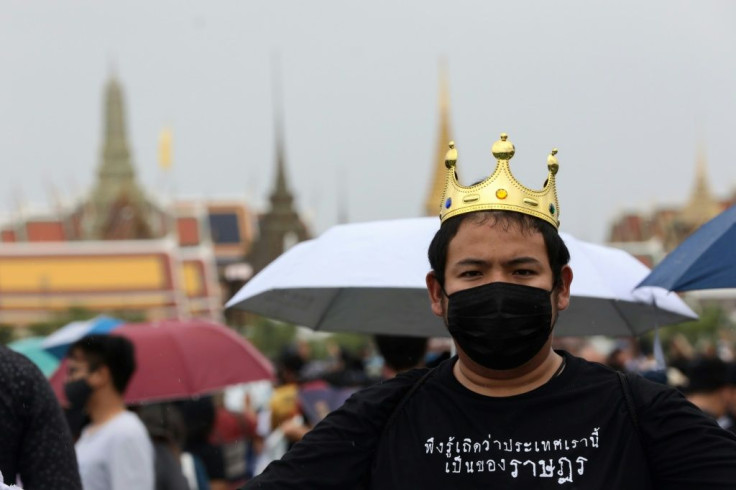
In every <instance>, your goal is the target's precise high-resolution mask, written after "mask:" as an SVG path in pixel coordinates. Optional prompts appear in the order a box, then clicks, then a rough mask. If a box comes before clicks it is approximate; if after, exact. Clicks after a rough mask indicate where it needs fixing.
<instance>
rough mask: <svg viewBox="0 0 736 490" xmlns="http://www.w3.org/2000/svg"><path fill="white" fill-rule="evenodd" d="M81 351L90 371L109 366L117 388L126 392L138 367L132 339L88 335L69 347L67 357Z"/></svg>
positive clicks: (121, 392) (120, 391)
mask: <svg viewBox="0 0 736 490" xmlns="http://www.w3.org/2000/svg"><path fill="white" fill-rule="evenodd" d="M75 352H80V353H81V354H82V356H83V357H84V359H85V361H87V364H89V369H90V371H94V370H96V369H98V368H99V367H101V366H107V369H108V370H109V371H110V377H111V378H112V384H113V386H114V387H115V390H116V391H117V392H118V393H120V394H121V395H122V394H124V393H125V389H126V388H127V387H128V383H129V382H130V378H131V377H132V376H133V373H134V372H135V369H136V363H135V348H134V347H133V344H132V343H131V342H130V340H128V339H126V338H125V337H120V336H118V335H88V336H86V337H82V338H81V339H79V340H77V341H76V342H74V343H73V344H72V345H71V347H69V352H68V353H67V357H69V356H71V355H72V354H73V353H75Z"/></svg>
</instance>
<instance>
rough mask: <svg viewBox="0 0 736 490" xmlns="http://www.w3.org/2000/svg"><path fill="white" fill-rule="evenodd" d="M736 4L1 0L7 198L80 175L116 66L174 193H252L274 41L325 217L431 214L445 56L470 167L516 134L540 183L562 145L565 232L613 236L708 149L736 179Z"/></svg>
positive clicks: (268, 179) (41, 197) (717, 184)
mask: <svg viewBox="0 0 736 490" xmlns="http://www.w3.org/2000/svg"><path fill="white" fill-rule="evenodd" d="M735 25H736V2H733V1H704V0H697V1H690V2H684V1H674V0H661V1H646V2H641V1H636V2H634V1H617V2H608V3H605V4H604V3H603V2H589V1H587V2H586V1H579V2H569V1H556V2H543V1H538V2H513V1H507V2H503V3H499V2H491V1H488V0H479V1H474V2H470V1H453V2H439V1H435V0H416V1H398V2H397V1H371V2H368V1H361V2H359V1H352V0H335V1H311V2H307V1H289V2H286V1H278V0H264V1H256V0H248V1H243V0H237V1H236V0H233V1H217V2H191V1H189V2H185V1H181V0H177V1H173V0H172V1H163V0H141V1H132V0H127V1H125V2H122V1H121V2H104V1H64V2H59V1H55V0H33V1H31V2H29V1H23V0H10V1H9V0H4V1H3V2H2V11H1V13H0V46H2V48H0V67H1V68H2V69H1V71H0V73H1V75H0V162H2V168H3V182H2V187H0V191H2V192H3V194H4V195H3V197H2V198H1V199H0V210H1V211H5V212H12V211H13V210H14V209H15V206H16V204H15V203H16V202H17V201H18V200H19V199H21V200H23V201H24V202H31V203H42V204H43V203H45V202H47V200H48V195H49V194H50V192H51V191H50V189H51V188H52V187H56V188H57V189H58V192H59V193H60V194H61V195H62V197H64V198H67V199H69V198H71V197H72V196H74V195H75V194H79V193H83V192H85V191H87V190H88V189H89V188H90V186H91V184H92V182H93V179H94V172H95V168H96V166H97V164H98V161H99V148H100V143H101V131H102V96H103V88H104V84H105V81H106V80H107V78H108V77H109V75H110V72H111V69H112V68H111V67H113V66H114V67H115V68H114V69H115V71H116V73H117V75H118V77H119V79H120V81H121V82H122V84H123V87H124V90H125V96H126V103H127V122H128V134H129V143H130V146H131V150H132V154H133V159H134V163H135V164H136V166H137V169H138V174H139V178H140V180H141V182H142V183H143V184H144V186H145V187H146V188H147V189H148V190H149V191H150V192H152V193H154V192H156V190H157V189H158V188H160V185H161V175H160V171H159V169H158V166H157V140H158V134H159V131H160V129H161V128H162V127H163V126H164V125H170V126H171V127H172V129H173V134H174V167H173V179H174V181H175V188H176V192H177V194H179V195H182V196H184V195H185V196H197V197H218V196H221V197H228V196H229V197H246V198H247V199H248V200H249V201H250V202H252V203H253V205H254V206H257V207H262V206H263V205H264V202H265V199H266V197H267V195H268V192H269V191H270V189H271V186H272V182H273V168H274V166H273V160H274V131H273V104H272V91H273V90H272V88H273V82H272V70H271V64H272V63H271V60H272V59H273V58H274V56H273V54H274V53H276V52H278V53H279V57H280V66H281V72H282V74H283V84H282V85H283V106H284V114H285V130H286V144H287V162H288V163H287V165H288V171H289V177H290V184H291V186H292V189H293V190H294V192H295V194H296V197H297V203H298V206H299V208H300V209H301V210H302V211H303V212H304V213H306V214H307V216H308V217H309V219H310V220H311V222H312V225H313V230H314V231H315V232H317V233H319V232H322V231H324V230H325V229H326V228H327V227H329V226H331V225H333V224H334V223H335V222H336V220H337V218H338V211H337V207H338V202H339V194H340V191H339V190H338V187H339V186H344V193H345V198H344V200H345V202H346V204H345V207H346V212H347V215H348V217H349V219H350V220H351V221H366V220H375V219H385V218H401V217H411V216H416V215H418V214H420V213H421V211H422V207H423V202H424V198H425V195H426V193H427V190H428V186H429V178H430V175H431V171H432V166H433V161H432V160H433V156H434V151H435V145H436V138H437V124H438V121H437V117H438V111H437V91H438V60H439V58H440V57H441V56H443V55H444V56H446V57H447V59H448V66H449V80H450V94H451V107H452V124H453V128H454V131H453V132H454V136H453V137H454V139H455V140H456V142H457V145H458V150H459V153H460V159H459V162H458V168H459V171H460V175H461V177H462V178H463V180H464V181H465V182H464V183H465V184H470V183H471V182H472V181H474V180H477V179H479V178H482V177H485V176H487V175H489V173H490V172H491V169H492V168H493V166H494V165H495V160H493V158H492V156H491V155H490V146H491V144H492V143H493V142H494V141H495V140H496V139H497V138H498V134H499V133H501V132H503V131H505V132H507V133H509V138H510V139H511V140H512V141H513V142H514V144H515V145H516V157H515V158H514V160H512V162H511V165H512V170H513V171H514V173H515V174H516V175H517V177H518V178H519V180H521V181H522V182H523V183H524V184H525V185H527V186H530V187H541V184H542V182H543V181H544V179H545V177H546V155H547V153H548V152H549V150H550V149H551V148H552V147H555V146H556V147H558V148H559V154H558V158H559V161H560V172H559V174H558V191H559V198H560V207H561V214H560V218H561V221H562V228H561V229H562V230H564V231H567V232H568V233H571V234H573V235H576V236H578V238H582V239H586V240H590V241H602V240H604V239H605V237H606V231H607V229H608V226H609V225H610V223H611V221H612V220H614V218H615V217H616V216H617V215H618V214H619V213H621V212H622V211H623V210H627V209H642V210H651V209H653V208H654V207H655V206H657V205H668V204H676V203H683V202H684V201H685V200H686V199H687V196H688V195H689V193H690V190H691V187H692V177H693V174H694V171H695V159H696V154H697V151H698V145H699V144H702V145H703V147H704V149H705V152H706V155H707V159H708V170H709V175H710V179H711V183H712V186H713V189H714V191H715V192H716V193H718V194H720V195H723V196H725V195H726V194H728V193H731V192H733V191H734V189H735V188H736V165H734V144H733V141H734V139H735V138H734V136H733V135H734V132H735V131H736V29H734V26H735Z"/></svg>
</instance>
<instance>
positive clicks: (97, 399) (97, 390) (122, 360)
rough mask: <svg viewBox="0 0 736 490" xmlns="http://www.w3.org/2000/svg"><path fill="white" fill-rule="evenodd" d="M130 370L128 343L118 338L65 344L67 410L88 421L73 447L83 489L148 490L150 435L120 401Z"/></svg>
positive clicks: (99, 337)
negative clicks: (67, 348)
mask: <svg viewBox="0 0 736 490" xmlns="http://www.w3.org/2000/svg"><path fill="white" fill-rule="evenodd" d="M135 368H136V364H135V351H134V347H133V344H132V343H131V342H130V341H129V340H128V339H126V338H124V337H120V336H115V335H90V336H87V337H84V338H82V339H80V340H78V341H77V342H75V343H74V344H72V345H71V347H70V348H69V351H68V354H67V381H66V383H65V385H64V394H65V395H66V399H67V401H68V410H70V411H71V412H72V413H76V412H80V411H81V412H84V413H85V414H86V415H87V416H88V418H89V421H90V423H89V425H87V426H86V427H85V428H84V429H83V430H82V433H81V435H80V437H79V439H78V440H77V442H76V445H75V449H76V453H77V461H78V464H79V474H80V476H81V478H82V487H83V488H84V490H129V489H133V488H135V489H141V490H153V489H154V452H153V445H152V443H151V439H150V437H149V435H148V432H147V431H146V428H145V426H144V425H143V423H142V422H141V420H140V419H139V418H138V416H137V415H135V414H134V413H132V412H130V411H128V410H127V409H126V406H125V402H124V400H123V395H124V394H125V389H126V387H127V386H128V382H129V381H130V378H131V377H132V376H133V373H134V372H135Z"/></svg>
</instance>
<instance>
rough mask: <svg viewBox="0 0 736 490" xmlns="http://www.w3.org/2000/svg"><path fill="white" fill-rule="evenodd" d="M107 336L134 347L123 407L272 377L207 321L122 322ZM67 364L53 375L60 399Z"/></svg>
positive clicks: (246, 345)
mask: <svg viewBox="0 0 736 490" xmlns="http://www.w3.org/2000/svg"><path fill="white" fill-rule="evenodd" d="M110 334H111V335H120V336H123V337H127V338H128V339H130V341H131V342H133V345H134V346H135V356H136V363H137V366H138V367H137V369H136V372H135V374H134V375H133V378H132V379H131V380H130V384H129V386H128V389H127V391H126V393H125V401H126V402H127V403H141V402H152V401H161V400H176V399H182V398H190V397H192V396H197V395H201V394H204V393H210V392H213V391H216V390H218V389H221V388H224V387H226V386H230V385H234V384H238V383H247V382H250V381H258V380H263V379H271V378H272V377H273V367H272V366H271V363H270V362H269V361H268V359H266V357H265V356H263V354H261V353H260V352H259V351H258V349H256V348H255V347H254V346H253V345H252V344H251V343H250V342H248V341H247V340H245V339H243V338H242V337H240V336H238V335H237V334H236V333H235V332H233V331H232V330H230V329H229V328H227V327H225V326H223V325H219V324H217V323H213V322H209V321H205V320H186V321H177V320H168V321H162V322H155V323H140V324H125V325H123V326H121V327H119V328H117V329H115V330H114V331H112V332H110ZM65 364H66V363H62V366H61V367H60V368H59V369H58V370H57V371H56V372H55V373H54V375H53V376H52V377H51V380H50V381H51V385H52V387H53V388H54V390H55V392H56V393H57V396H59V397H60V398H61V394H62V392H63V389H62V388H63V383H64V381H65V378H66V373H65Z"/></svg>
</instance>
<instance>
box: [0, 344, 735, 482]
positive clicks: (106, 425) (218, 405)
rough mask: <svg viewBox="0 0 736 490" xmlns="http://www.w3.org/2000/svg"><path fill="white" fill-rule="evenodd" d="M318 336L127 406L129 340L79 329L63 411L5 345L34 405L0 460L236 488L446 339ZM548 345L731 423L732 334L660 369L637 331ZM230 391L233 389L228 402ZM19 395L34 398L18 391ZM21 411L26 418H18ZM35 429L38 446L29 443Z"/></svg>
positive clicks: (109, 476)
mask: <svg viewBox="0 0 736 490" xmlns="http://www.w3.org/2000/svg"><path fill="white" fill-rule="evenodd" d="M328 344H329V348H328V352H329V355H328V356H327V358H322V359H315V358H313V357H312V355H311V348H310V344H309V343H307V342H304V341H301V342H297V343H294V344H293V345H288V346H285V347H284V349H283V350H282V352H281V354H280V355H279V356H278V358H277V359H275V360H274V363H275V365H276V366H277V380H276V381H275V382H274V383H273V384H269V383H267V382H264V383H265V384H264V383H255V384H253V385H250V386H241V387H237V388H235V389H233V390H232V391H230V392H229V393H228V396H229V398H230V400H231V402H230V403H226V401H225V398H226V393H225V392H224V391H223V392H219V393H217V394H214V395H211V396H203V397H200V398H197V399H193V400H182V401H175V402H164V403H153V404H146V405H142V406H132V407H126V406H125V403H124V402H123V393H124V391H125V386H126V385H127V382H128V380H129V379H130V377H131V376H132V373H133V372H134V369H135V362H134V359H133V353H132V350H131V349H132V346H131V345H130V343H129V342H127V341H126V340H125V339H124V338H122V337H113V336H106V335H102V336H90V337H86V338H85V339H83V340H82V341H79V342H77V343H76V344H75V345H73V346H72V347H71V348H70V350H69V354H68V358H69V361H68V363H69V367H68V381H67V384H66V387H65V393H66V396H67V399H68V401H69V405H68V406H67V407H66V408H65V409H64V411H63V414H64V417H63V418H62V416H61V414H62V411H61V410H58V407H57V402H56V401H55V399H54V397H53V394H52V393H51V391H50V390H48V389H47V384H46V383H45V380H44V379H43V378H42V377H39V373H38V372H37V370H36V369H35V367H34V366H32V364H31V363H30V362H29V361H28V360H27V359H25V358H23V357H22V356H21V355H20V354H16V353H13V352H11V351H7V350H6V349H3V352H2V354H3V359H4V360H3V365H4V366H6V369H4V370H3V371H2V372H0V375H4V376H9V375H10V374H11V373H12V375H13V378H14V379H15V383H12V382H11V381H10V378H7V379H5V380H3V382H5V383H7V384H5V386H13V385H14V384H15V385H20V386H32V387H33V390H32V391H30V392H24V393H22V394H21V393H20V392H18V393H16V392H13V391H12V390H6V391H5V393H4V395H6V396H7V397H8V403H11V402H13V403H16V404H17V403H19V401H20V403H22V404H23V406H29V407H34V409H35V410H36V412H33V413H29V414H27V416H26V417H23V419H22V421H21V420H19V419H17V418H16V419H10V418H7V417H5V418H2V422H4V423H6V425H7V427H6V429H7V430H5V431H4V433H5V434H11V433H20V432H24V433H26V436H25V437H26V439H27V440H25V441H22V440H21V438H20V436H17V437H16V438H17V440H18V441H19V442H18V443H17V445H16V446H14V447H15V450H13V451H8V450H7V447H6V450H5V451H4V452H3V453H2V455H3V457H4V459H2V460H0V470H2V471H3V474H5V475H9V476H10V475H16V476H17V479H18V480H17V481H18V482H22V483H23V484H24V485H25V488H41V487H43V485H47V484H48V482H53V483H54V488H84V489H85V490H87V489H91V490H95V489H108V488H113V489H115V488H151V489H156V490H204V489H211V490H234V489H237V488H240V487H241V486H242V485H243V484H245V483H246V482H247V481H248V480H249V479H251V478H252V477H254V476H256V475H258V474H260V473H261V472H262V471H263V470H264V469H265V468H266V467H267V466H268V464H269V463H270V462H272V461H274V460H278V459H279V458H281V457H282V456H283V455H284V454H286V452H287V451H288V450H289V449H290V448H291V447H292V446H293V445H294V444H295V443H296V442H298V441H300V440H301V439H302V438H303V437H304V436H305V435H306V434H307V433H308V432H309V431H310V430H311V429H312V428H313V427H314V426H315V425H316V424H317V423H319V422H320V421H321V420H322V419H323V418H325V417H326V416H327V415H328V414H329V413H330V412H332V411H333V410H335V409H336V408H338V407H339V406H340V405H341V404H342V403H343V402H344V401H345V400H346V399H347V398H348V397H349V396H350V395H352V394H353V393H355V392H356V391H358V390H360V389H362V388H365V387H368V386H371V385H373V384H376V383H381V382H382V381H385V380H388V379H391V378H393V377H394V376H396V375H398V374H400V373H402V372H405V371H408V370H411V369H414V368H422V367H427V366H429V367H433V366H437V365H439V364H440V363H441V362H442V361H444V360H446V359H448V358H449V357H450V356H451V354H452V353H451V348H452V345H451V343H450V342H449V341H448V339H424V338H418V337H399V336H375V337H374V338H373V342H372V346H371V347H372V348H370V349H367V350H366V351H365V352H362V353H351V352H349V351H347V350H344V349H341V348H340V347H339V346H337V345H336V344H334V343H328ZM601 344H603V345H601ZM554 347H555V348H556V349H564V350H566V351H568V352H570V353H571V354H574V355H576V356H579V357H581V358H585V359H587V360H589V361H593V362H598V363H601V364H604V365H607V366H608V367H610V368H612V369H615V370H618V371H622V372H635V373H639V374H641V375H642V376H643V377H646V378H648V379H650V380H652V381H655V382H657V383H662V384H667V385H670V386H673V387H675V388H677V389H678V390H680V391H681V392H682V393H684V394H685V396H686V397H687V399H688V400H689V401H690V402H692V403H693V404H694V405H696V406H697V407H699V408H700V409H701V410H702V411H703V412H705V413H706V414H708V415H709V416H710V417H712V418H713V419H714V420H716V421H717V423H718V424H719V425H720V426H721V427H722V428H724V429H726V430H728V431H731V432H734V431H736V423H735V421H736V362H734V357H733V348H734V346H732V345H730V344H727V343H723V342H721V343H720V344H719V345H717V344H710V343H706V344H705V345H703V346H701V347H700V348H699V349H696V348H695V347H693V346H692V345H691V344H690V343H689V342H688V341H687V339H686V338H685V337H684V336H682V335H675V336H674V337H673V338H672V339H671V340H670V341H669V342H667V343H666V344H665V349H664V350H665V351H666V352H667V359H666V363H667V367H666V368H665V369H662V368H661V366H660V365H659V362H658V361H657V360H656V359H655V356H654V352H653V349H652V346H651V345H650V344H649V343H648V342H646V341H642V340H641V339H634V338H631V339H619V340H616V341H612V340H607V341H603V342H596V341H591V340H588V339H584V338H558V339H555V342H554ZM360 354H363V357H361V356H360ZM233 396H234V397H237V398H239V399H236V401H235V403H233V402H232V400H233V399H234V398H233ZM24 397H34V399H33V400H31V401H28V402H25V401H23V400H24ZM16 413H17V414H20V413H21V411H20V410H18V411H17V412H16ZM23 423H27V424H31V425H29V428H27V429H26V428H25V426H24V425H23ZM34 424H35V426H34ZM67 427H68V431H69V434H70V435H71V436H70V437H69V438H67V437H65V430H64V429H66V428H67ZM11 439H12V437H11ZM34 441H35V442H34ZM40 441H43V445H44V447H46V448H48V451H35V452H32V451H31V450H30V448H32V447H34V445H36V444H41V442H40ZM57 446H58V447H57ZM73 447H75V448H76V451H74V450H72V448H73ZM77 466H78V468H79V471H80V473H81V480H80V477H79V476H78V475H77V473H76V471H75V469H76V467H77ZM11 478H12V476H11ZM15 481H16V480H15V479H13V480H12V482H15ZM38 481H40V482H44V483H43V484H37V482H38ZM12 482H11V481H10V480H7V479H6V483H12ZM82 482H83V483H84V486H83V487H82V486H81V484H82ZM39 485H40V486H39Z"/></svg>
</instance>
